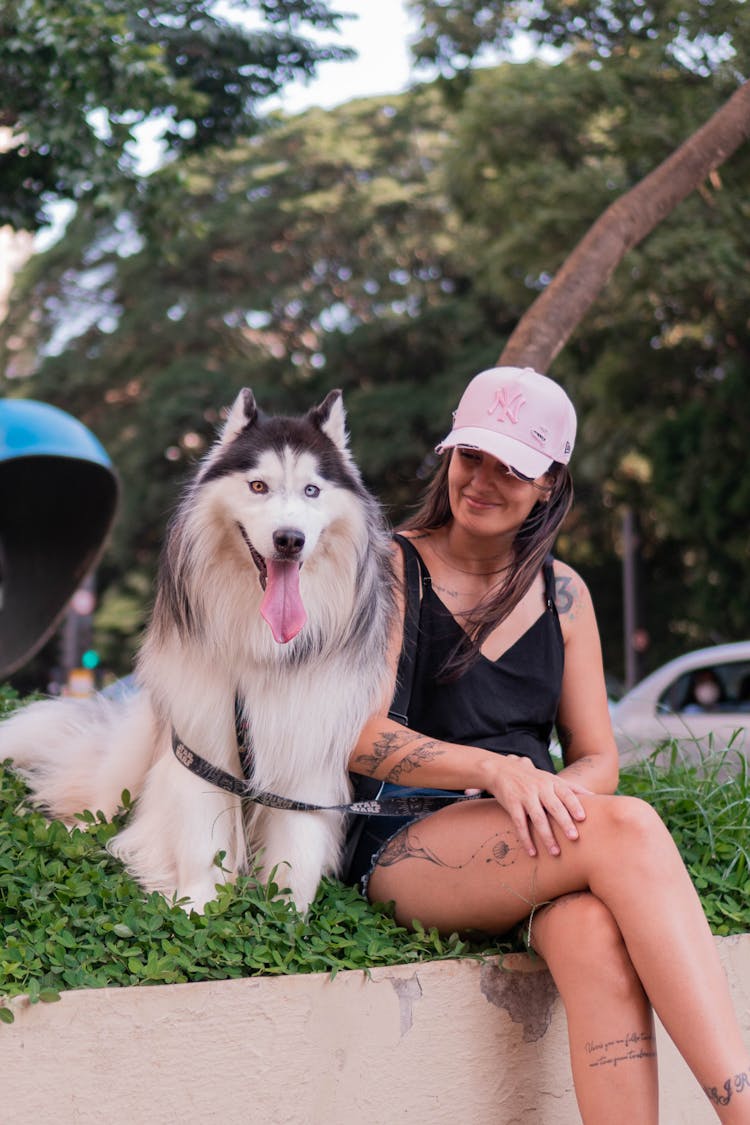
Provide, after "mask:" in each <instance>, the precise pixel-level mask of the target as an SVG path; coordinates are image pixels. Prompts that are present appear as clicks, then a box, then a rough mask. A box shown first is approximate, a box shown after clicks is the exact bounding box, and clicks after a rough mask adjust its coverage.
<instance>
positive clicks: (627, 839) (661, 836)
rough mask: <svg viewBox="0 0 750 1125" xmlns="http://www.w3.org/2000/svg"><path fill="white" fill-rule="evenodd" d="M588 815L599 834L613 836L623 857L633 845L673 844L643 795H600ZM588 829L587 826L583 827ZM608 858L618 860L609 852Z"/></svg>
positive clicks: (661, 822) (611, 837) (610, 860)
mask: <svg viewBox="0 0 750 1125" xmlns="http://www.w3.org/2000/svg"><path fill="white" fill-rule="evenodd" d="M588 815H589V816H590V817H591V822H592V824H595V825H596V827H597V832H598V835H599V836H602V835H606V836H607V837H608V838H609V839H611V841H612V843H613V845H614V846H615V847H616V848H617V853H619V854H620V855H621V856H622V857H623V858H624V857H626V856H627V854H628V850H629V849H632V848H634V847H635V848H647V849H650V848H653V847H657V846H661V845H662V844H668V845H671V837H670V835H669V832H668V830H667V827H666V825H665V824H664V821H663V820H662V819H661V817H660V816H659V814H658V813H657V812H656V810H655V809H654V808H653V807H652V806H651V805H649V804H648V803H647V802H646V801H643V800H641V799H640V797H625V796H620V795H617V796H614V797H603V798H598V799H597V803H596V805H595V806H593V807H590V809H589V811H588ZM583 831H585V827H584V828H583ZM607 858H608V861H609V862H617V854H612V853H609V855H608V857H607Z"/></svg>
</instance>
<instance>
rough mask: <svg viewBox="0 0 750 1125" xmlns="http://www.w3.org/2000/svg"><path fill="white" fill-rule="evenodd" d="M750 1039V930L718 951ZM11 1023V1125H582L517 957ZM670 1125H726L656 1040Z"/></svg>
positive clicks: (535, 975) (233, 989) (303, 979)
mask: <svg viewBox="0 0 750 1125" xmlns="http://www.w3.org/2000/svg"><path fill="white" fill-rule="evenodd" d="M716 940H717V944H718V947H719V951H720V955H721V958H722V961H723V964H724V967H725V969H726V971H727V975H728V977H729V981H730V985H731V988H732V991H733V994H734V997H735V1006H736V1009H737V1011H738V1013H739V1015H740V1018H741V1019H742V1020H743V1021H744V1028H745V1031H746V1033H747V1034H748V1038H750V935H742V936H739V937H732V938H717V939H716ZM13 1009H14V1012H15V1016H16V1019H15V1023H13V1024H11V1025H2V1024H0V1074H2V1087H3V1089H2V1107H3V1112H2V1115H1V1116H2V1117H3V1119H6V1114H7V1120H8V1121H12V1122H13V1125H52V1123H53V1122H54V1123H60V1122H62V1123H64V1125H89V1123H90V1125H94V1123H96V1125H100V1123H101V1122H103V1121H106V1122H107V1123H108V1125H132V1123H133V1122H134V1121H145V1122H148V1125H174V1122H175V1121H180V1122H181V1123H185V1125H206V1123H209V1122H221V1125H235V1123H236V1125H248V1123H250V1125H255V1123H257V1125H352V1123H355V1122H361V1123H362V1125H396V1122H398V1123H403V1122H406V1121H410V1122H413V1123H414V1125H426V1123H427V1122H429V1123H430V1125H443V1123H445V1125H449V1123H450V1125H454V1123H455V1122H456V1121H470V1122H471V1123H472V1125H485V1123H486V1125H490V1123H492V1125H498V1123H500V1125H529V1123H533V1125H574V1123H577V1122H579V1121H580V1118H579V1116H578V1112H577V1109H576V1103H575V1096H574V1093H573V1084H572V1079H571V1075H570V1066H569V1062H568V1051H567V1041H566V1032H565V1015H564V1011H563V1008H562V1004H561V1002H560V999H559V997H558V995H557V992H556V990H555V987H554V984H553V982H552V978H551V976H550V974H549V973H548V972H547V970H546V968H545V967H544V965H543V964H542V963H541V962H539V961H534V960H532V959H531V958H529V957H526V956H525V955H523V954H514V955H512V956H509V957H505V958H503V959H493V960H490V961H487V962H485V963H483V964H479V963H477V962H475V961H468V960H460V961H432V962H426V963H423V964H419V965H409V966H394V967H392V968H387V969H374V970H373V971H372V974H371V976H369V977H368V976H367V975H366V974H365V973H362V972H353V971H352V972H341V973H339V974H338V975H337V976H336V978H335V979H334V980H331V979H330V977H329V976H328V975H327V974H310V975H300V976H289V977H250V978H246V979H243V980H232V981H217V982H206V983H198V984H181V985H158V986H154V987H143V988H105V989H98V990H92V991H85V990H82V991H75V992H66V993H64V994H63V995H62V999H61V1001H60V1002H59V1003H56V1004H35V1005H30V1004H29V1003H28V1001H27V1000H25V999H23V998H19V999H18V1000H16V1001H14V1002H13ZM658 1032H659V1055H660V1075H661V1078H660V1081H661V1101H662V1117H661V1121H662V1125H703V1123H704V1122H705V1123H706V1125H715V1122H716V1118H715V1116H714V1115H713V1112H712V1110H711V1109H710V1107H709V1105H708V1103H707V1102H706V1100H705V1098H704V1096H703V1094H702V1092H701V1090H700V1088H699V1086H698V1084H697V1083H696V1081H695V1079H694V1078H693V1077H692V1075H690V1073H689V1071H688V1070H687V1068H686V1067H685V1065H684V1063H683V1062H682V1060H681V1059H680V1057H679V1055H678V1054H677V1052H676V1051H675V1049H674V1047H673V1046H672V1044H671V1042H670V1041H669V1040H668V1038H667V1037H666V1035H665V1034H664V1032H663V1029H662V1028H661V1027H659V1029H658Z"/></svg>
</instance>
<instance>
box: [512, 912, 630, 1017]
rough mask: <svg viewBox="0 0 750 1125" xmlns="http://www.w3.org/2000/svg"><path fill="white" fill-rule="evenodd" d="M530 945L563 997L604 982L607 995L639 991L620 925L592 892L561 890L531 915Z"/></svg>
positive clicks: (596, 988) (596, 986)
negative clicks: (552, 900) (544, 963)
mask: <svg viewBox="0 0 750 1125" xmlns="http://www.w3.org/2000/svg"><path fill="white" fill-rule="evenodd" d="M530 940H531V945H532V948H533V949H534V950H535V951H536V952H537V953H538V954H539V956H540V957H542V958H543V959H544V960H545V961H546V963H547V965H548V967H549V969H550V971H551V973H552V975H553V977H554V979H555V981H556V983H557V986H558V988H559V990H560V993H561V995H562V996H563V999H565V996H566V993H567V992H569V990H573V991H575V990H581V989H586V990H589V989H593V990H599V989H601V988H604V989H605V990H606V992H607V993H608V995H610V996H611V995H612V994H620V995H622V996H631V995H632V994H633V993H634V992H635V993H639V992H640V991H641V983H640V980H639V978H638V975H637V973H636V971H635V968H634V966H633V963H632V961H631V960H630V956H629V954H628V951H627V948H626V946H625V942H624V940H623V937H622V934H621V932H620V928H619V926H618V925H617V922H616V921H615V919H614V917H613V915H612V913H611V911H610V910H609V908H608V907H607V906H605V904H604V903H603V902H602V901H601V900H600V899H598V898H597V897H596V896H595V895H593V894H590V893H589V892H586V891H582V892H580V893H579V894H570V895H564V896H562V897H561V898H559V899H557V900H555V901H554V902H552V903H550V904H549V906H546V907H544V908H543V910H541V911H539V912H538V914H537V915H536V916H535V917H534V918H533V919H532V922H531V934H530Z"/></svg>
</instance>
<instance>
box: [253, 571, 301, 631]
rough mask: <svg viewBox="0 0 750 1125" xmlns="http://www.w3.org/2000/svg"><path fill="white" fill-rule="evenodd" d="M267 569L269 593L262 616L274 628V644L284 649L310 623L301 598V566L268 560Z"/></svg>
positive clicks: (267, 592)
mask: <svg viewBox="0 0 750 1125" xmlns="http://www.w3.org/2000/svg"><path fill="white" fill-rule="evenodd" d="M266 567H267V575H266V592H265V594H264V596H263V602H262V603H261V607H260V612H261V616H262V617H264V618H265V619H266V621H267V622H268V624H269V625H270V626H271V632H272V633H273V637H274V640H275V641H277V642H278V643H279V644H280V645H285V644H286V643H287V642H288V641H291V640H292V638H293V637H296V636H297V633H299V631H300V629H301V628H302V626H303V625H304V624H305V622H306V621H307V614H306V613H305V607H304V606H303V604H302V599H301V598H300V596H299V569H300V564H299V563H298V562H278V561H277V560H275V559H266Z"/></svg>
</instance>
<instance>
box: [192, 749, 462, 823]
mask: <svg viewBox="0 0 750 1125" xmlns="http://www.w3.org/2000/svg"><path fill="white" fill-rule="evenodd" d="M172 750H173V751H174V756H175V758H177V761H178V762H181V763H182V765H183V766H185V767H186V768H187V769H189V770H190V772H191V773H194V774H195V775H196V777H200V778H202V779H203V780H204V781H207V782H209V784H211V785H216V786H218V788H219V789H226V790H227V792H228V793H234V794H235V796H237V797H241V798H242V799H243V800H245V801H254V802H255V803H256V804H258V805H266V806H267V807H268V808H271V809H287V810H292V811H293V812H344V813H352V814H353V815H356V816H413V815H414V814H415V813H428V812H437V810H438V809H443V808H445V806H446V805H448V804H452V803H453V802H455V801H474V800H476V799H477V796H479V795H478V794H477V796H471V797H467V796H465V795H464V794H458V793H457V794H456V795H455V796H454V795H453V794H447V795H446V796H445V797H438V796H434V797H385V798H383V799H382V800H377V801H352V802H351V803H349V804H345V805H316V804H313V803H311V802H309V801H293V800H292V799H291V798H290V797H279V796H277V794H276V793H265V792H263V790H259V789H254V788H253V784H252V781H248V780H246V779H245V778H241V777H235V776H234V774H231V773H229V772H228V770H223V769H221V767H220V766H214V765H212V763H211V762H209V761H207V760H206V759H205V758H202V757H201V756H200V754H196V753H195V751H194V750H191V749H190V747H189V746H186V745H185V743H184V742H183V741H182V739H181V738H179V736H178V735H177V732H176V731H175V730H174V729H173V730H172Z"/></svg>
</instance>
